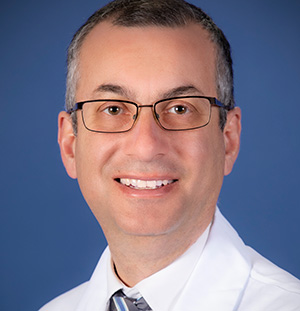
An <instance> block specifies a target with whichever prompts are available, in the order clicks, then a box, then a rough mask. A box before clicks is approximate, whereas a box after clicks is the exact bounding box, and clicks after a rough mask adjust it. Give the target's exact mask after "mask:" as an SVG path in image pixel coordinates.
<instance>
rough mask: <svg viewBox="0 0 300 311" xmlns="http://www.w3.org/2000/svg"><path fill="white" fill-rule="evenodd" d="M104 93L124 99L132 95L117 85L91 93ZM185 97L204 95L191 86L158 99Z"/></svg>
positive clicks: (103, 86)
mask: <svg viewBox="0 0 300 311" xmlns="http://www.w3.org/2000/svg"><path fill="white" fill-rule="evenodd" d="M106 92H107V93H113V94H116V95H119V96H125V97H126V98H132V97H133V93H132V92H131V91H130V90H129V89H127V88H124V87H122V86H121V85H117V84H101V85H99V86H98V87H97V88H96V89H95V90H94V92H93V93H94V94H97V93H106ZM185 95H204V93H203V92H202V91H201V90H199V89H198V88H196V87H195V86H193V85H182V86H178V87H175V88H172V89H170V90H168V91H166V92H164V93H162V95H161V96H160V98H161V99H167V98H172V97H177V96H185Z"/></svg>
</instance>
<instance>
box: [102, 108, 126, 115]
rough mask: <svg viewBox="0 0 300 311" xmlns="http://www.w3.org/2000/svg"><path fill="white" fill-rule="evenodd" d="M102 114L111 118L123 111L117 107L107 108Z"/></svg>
mask: <svg viewBox="0 0 300 311" xmlns="http://www.w3.org/2000/svg"><path fill="white" fill-rule="evenodd" d="M103 112H105V113H107V114H109V115H112V116H117V115H119V114H121V113H122V112H123V109H122V108H121V107H118V106H109V107H107V108H105V109H104V110H103Z"/></svg>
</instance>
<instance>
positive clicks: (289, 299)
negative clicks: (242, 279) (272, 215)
mask: <svg viewBox="0 0 300 311" xmlns="http://www.w3.org/2000/svg"><path fill="white" fill-rule="evenodd" d="M247 248H248V251H249V255H250V257H251V259H252V264H253V266H252V270H251V273H250V278H249V281H248V284H247V287H246V290H245V293H244V297H243V299H242V304H241V306H247V308H245V309H244V308H242V309H243V310H254V309H255V307H257V306H259V307H260V308H263V309H262V310H264V311H268V310H270V311H275V310H287V311H292V310H300V281H299V280H298V279H297V278H295V277H294V276H292V275H291V274H289V273H288V272H286V271H284V270H283V269H281V268H279V267H277V266H276V265H274V264H273V263H271V262H270V261H269V260H267V259H266V258H264V257H263V256H261V255H260V254H258V253H257V252H256V251H254V250H253V249H252V248H250V247H247Z"/></svg>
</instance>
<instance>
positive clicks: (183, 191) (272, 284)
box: [42, 0, 300, 311]
mask: <svg viewBox="0 0 300 311" xmlns="http://www.w3.org/2000/svg"><path fill="white" fill-rule="evenodd" d="M66 99H67V102H66V106H67V112H61V113H60V115H59V134H58V141H59V145H60V148H61V156H62V160H63V163H64V165H65V168H66V170H67V172H68V174H69V175H70V177H72V178H77V179H78V182H79V185H80V188H81V191H82V193H83V195H84V197H85V199H86V201H87V203H88V205H89V207H90V208H91V210H92V211H93V213H94V215H95V217H96V218H97V220H98V222H99V224H100V225H101V227H102V229H103V232H104V234H105V236H106V239H107V241H108V248H107V249H106V250H105V251H104V253H103V255H102V257H101V259H100V261H99V263H98V265H97V267H96V269H95V271H94V273H93V275H92V277H91V279H90V281H88V282H86V283H84V284H82V285H80V286H78V287H76V288H75V289H73V290H71V291H69V292H67V293H66V294H64V295H62V296H60V297H58V298H56V299H55V300H53V301H52V302H50V303H49V304H47V305H46V306H44V307H43V308H42V310H47V311H50V310H64V311H69V310H78V311H79V310H80V311H83V310H154V311H165V310H172V311H186V310H206V311H207V310H218V311H219V310H222V311H227V310H228V311H229V310H241V311H243V310H251V311H253V310H264V311H267V310H270V311H271V310H272V311H274V310H284V311H287V310H299V309H300V282H299V281H298V280H297V279H295V278H294V277H292V276H291V275H289V274H288V273H286V272H284V271H283V270H281V269H279V268H278V267H276V266H274V265H273V264H271V263H270V262H268V261H267V260H266V259H264V258H263V257H261V256H260V255H259V254H257V253H256V252H255V251H253V250H252V249H250V248H248V247H246V246H245V245H244V244H243V242H242V241H241V240H240V238H239V237H238V235H237V233H236V232H235V231H234V230H233V228H232V227H231V226H230V225H229V224H228V222H227V221H226V220H225V219H224V217H223V216H222V215H221V213H220V211H219V210H218V208H217V207H216V204H217V200H218V196H219V193H220V189H221V186H222V182H223V176H224V175H227V174H229V173H230V172H231V170H232V167H233V165H234V162H235V160H236V158H237V155H238V151H239V144H240V131H241V112H240V109H239V108H237V107H234V98H233V74H232V61H231V56H230V46H229V44H228V42H227V40H226V38H225V36H224V35H223V33H222V31H221V30H220V29H219V28H218V27H217V26H216V25H215V24H214V23H213V21H212V20H211V19H210V18H209V17H208V16H207V15H206V14H205V13H204V12H202V11H201V10H200V9H199V8H196V7H194V6H193V5H190V4H188V3H186V2H184V1H181V0H166V1H161V0H160V1H159V0H134V1H127V0H117V1H114V2H112V3H110V4H108V5H107V6H106V7H104V8H102V9H101V10H99V11H97V12H96V13H95V14H94V15H93V16H92V17H90V19H89V20H88V21H87V23H86V24H85V25H83V26H82V27H81V28H80V29H79V30H78V32H77V33H76V34H75V36H74V38H73V41H72V43H71V45H70V47H69V52H68V78H67V96H66Z"/></svg>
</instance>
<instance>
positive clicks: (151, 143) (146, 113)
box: [124, 106, 168, 162]
mask: <svg viewBox="0 0 300 311" xmlns="http://www.w3.org/2000/svg"><path fill="white" fill-rule="evenodd" d="M124 148H125V153H126V154H127V155H130V156H134V157H136V159H137V160H139V161H143V162H150V161H153V160H154V159H156V158H159V157H161V156H163V155H164V154H166V153H167V149H168V132H167V131H166V130H164V129H162V128H161V127H160V126H159V125H158V123H157V122H156V120H155V118H154V117H153V113H152V109H151V106H143V107H142V109H141V108H140V111H139V116H138V119H137V121H136V123H135V125H134V127H133V128H132V129H131V130H130V131H129V132H127V133H126V138H125V142H124Z"/></svg>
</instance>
